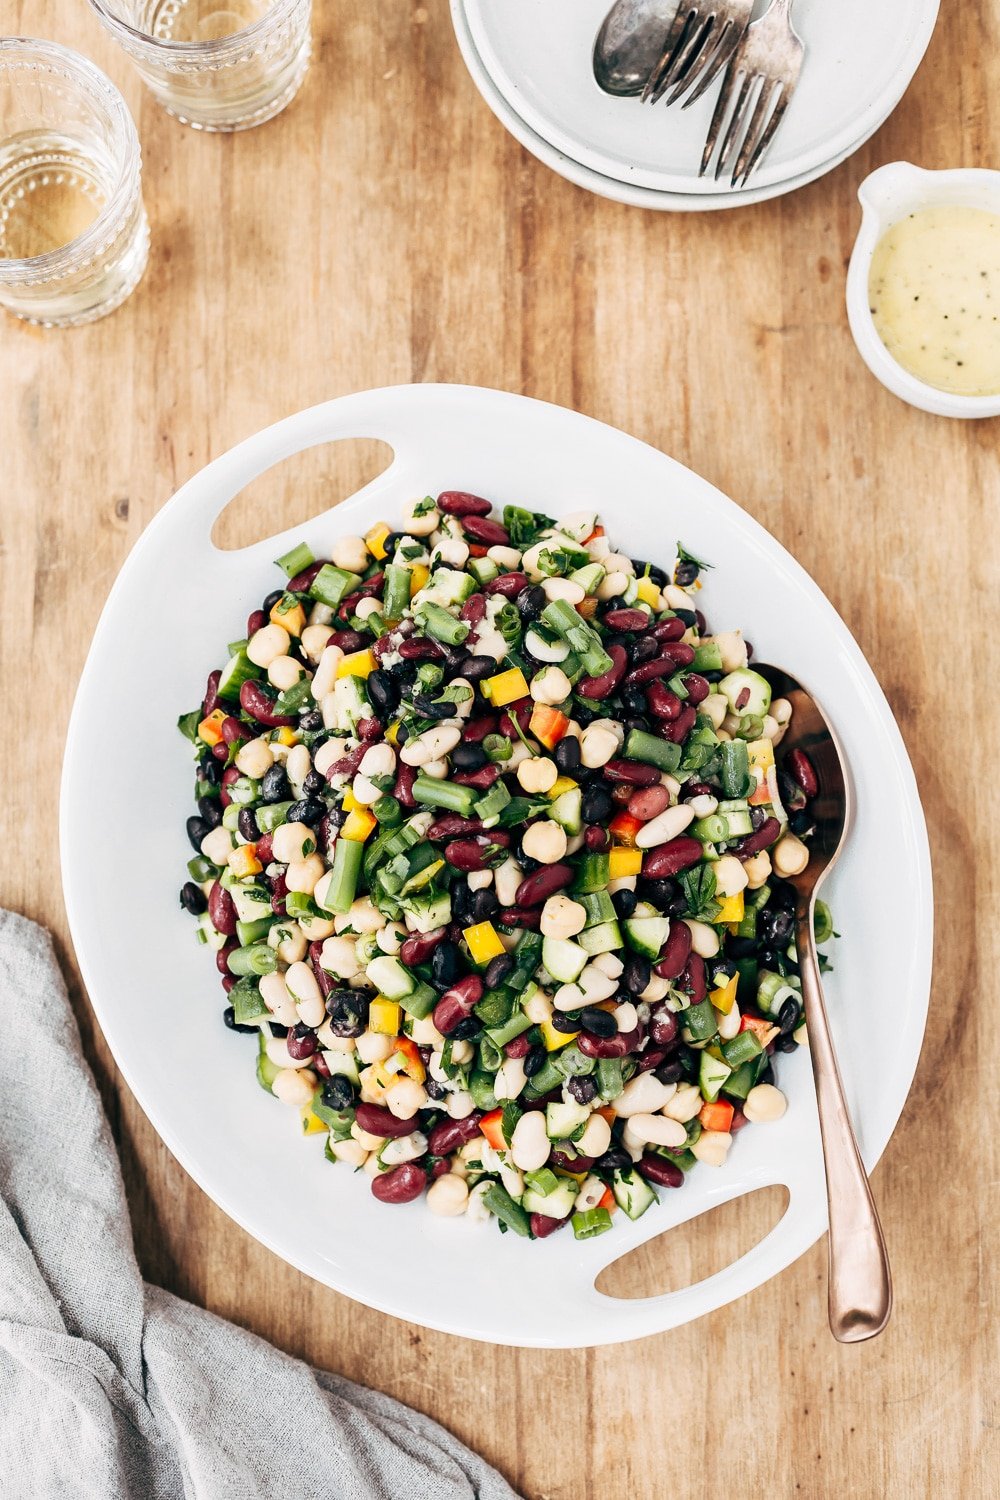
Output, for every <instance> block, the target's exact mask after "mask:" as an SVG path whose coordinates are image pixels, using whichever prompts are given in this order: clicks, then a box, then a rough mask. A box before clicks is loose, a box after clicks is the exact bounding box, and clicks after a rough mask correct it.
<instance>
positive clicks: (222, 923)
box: [208, 881, 236, 937]
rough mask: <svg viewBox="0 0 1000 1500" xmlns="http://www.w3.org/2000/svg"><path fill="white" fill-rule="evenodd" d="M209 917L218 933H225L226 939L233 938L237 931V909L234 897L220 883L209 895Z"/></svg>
mask: <svg viewBox="0 0 1000 1500" xmlns="http://www.w3.org/2000/svg"><path fill="white" fill-rule="evenodd" d="M208 915H209V916H210V917H211V919H212V926H213V927H214V928H215V930H216V932H224V933H225V935H226V937H232V935H233V933H234V932H235V931H236V907H235V905H234V904H233V898H232V896H231V895H230V894H229V892H228V891H227V890H226V888H225V886H222V885H220V884H219V882H218V881H216V882H215V884H214V885H213V886H212V889H211V890H210V891H209V893H208Z"/></svg>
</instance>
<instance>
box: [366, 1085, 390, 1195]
mask: <svg viewBox="0 0 1000 1500" xmlns="http://www.w3.org/2000/svg"><path fill="white" fill-rule="evenodd" d="M363 1102H364V1103H365V1104H368V1103H370V1101H369V1100H367V1099H365V1100H364V1101H363ZM361 1170H362V1172H364V1174H365V1176H366V1177H381V1176H382V1173H383V1172H388V1171H389V1168H388V1167H383V1165H382V1163H381V1162H380V1161H379V1159H378V1156H377V1155H372V1156H369V1157H368V1159H367V1161H366V1162H365V1164H364V1166H363V1167H362V1168H361Z"/></svg>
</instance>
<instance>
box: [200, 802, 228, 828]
mask: <svg viewBox="0 0 1000 1500" xmlns="http://www.w3.org/2000/svg"><path fill="white" fill-rule="evenodd" d="M198 811H199V813H200V814H201V820H202V822H203V823H207V824H208V826H209V828H218V826H219V824H220V823H221V822H222V807H221V805H220V803H219V799H218V798H217V797H199V798H198Z"/></svg>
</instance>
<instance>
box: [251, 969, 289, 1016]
mask: <svg viewBox="0 0 1000 1500" xmlns="http://www.w3.org/2000/svg"><path fill="white" fill-rule="evenodd" d="M260 998H261V999H262V1000H263V1002H264V1004H265V1005H266V1006H267V1008H268V1010H269V1011H270V1012H271V1015H272V1016H273V1017H274V1019H275V1020H276V1021H277V1022H278V1023H279V1025H281V1026H294V1025H295V1023H296V1021H297V1020H298V1012H297V1011H296V1009H295V1001H294V1000H293V999H292V997H291V995H290V994H289V993H288V986H287V984H286V983H285V976H284V974H279V973H278V972H277V971H275V972H274V973H273V974H263V975H262V976H261V981H260ZM293 1018H294V1019H293Z"/></svg>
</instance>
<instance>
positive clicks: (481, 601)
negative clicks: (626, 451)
mask: <svg viewBox="0 0 1000 1500" xmlns="http://www.w3.org/2000/svg"><path fill="white" fill-rule="evenodd" d="M459 618H460V619H462V620H464V621H465V622H466V624H467V625H478V624H479V623H480V622H481V621H482V620H485V618H486V595H485V594H470V595H469V597H468V599H466V601H465V603H464V604H463V605H462V610H461V614H460V616H459Z"/></svg>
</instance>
